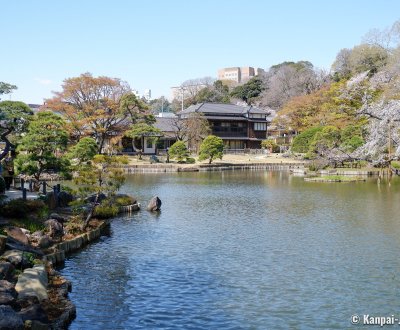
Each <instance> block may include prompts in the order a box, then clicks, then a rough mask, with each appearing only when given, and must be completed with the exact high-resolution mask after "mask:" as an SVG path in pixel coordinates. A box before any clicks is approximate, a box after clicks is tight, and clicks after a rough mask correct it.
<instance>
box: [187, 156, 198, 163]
mask: <svg viewBox="0 0 400 330" xmlns="http://www.w3.org/2000/svg"><path fill="white" fill-rule="evenodd" d="M194 163H196V159H194V158H192V157H188V158H186V164H194Z"/></svg>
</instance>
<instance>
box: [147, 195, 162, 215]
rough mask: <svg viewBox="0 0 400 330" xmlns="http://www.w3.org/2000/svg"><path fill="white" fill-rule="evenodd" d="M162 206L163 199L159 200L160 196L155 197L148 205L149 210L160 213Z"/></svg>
mask: <svg viewBox="0 0 400 330" xmlns="http://www.w3.org/2000/svg"><path fill="white" fill-rule="evenodd" d="M161 204H162V203H161V199H159V198H158V196H154V197H153V198H152V199H151V200H150V202H149V204H148V205H147V210H148V211H151V212H156V211H160V210H161Z"/></svg>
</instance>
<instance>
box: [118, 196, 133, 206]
mask: <svg viewBox="0 0 400 330" xmlns="http://www.w3.org/2000/svg"><path fill="white" fill-rule="evenodd" d="M135 202H136V199H135V198H133V197H131V196H117V197H116V198H115V200H114V203H115V204H116V205H117V206H126V205H132V204H134V203H135Z"/></svg>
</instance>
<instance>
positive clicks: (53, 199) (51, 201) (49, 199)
mask: <svg viewBox="0 0 400 330" xmlns="http://www.w3.org/2000/svg"><path fill="white" fill-rule="evenodd" d="M46 204H47V205H48V206H49V209H50V210H53V209H55V208H56V207H57V196H55V195H54V192H53V191H50V192H48V193H47V194H46Z"/></svg>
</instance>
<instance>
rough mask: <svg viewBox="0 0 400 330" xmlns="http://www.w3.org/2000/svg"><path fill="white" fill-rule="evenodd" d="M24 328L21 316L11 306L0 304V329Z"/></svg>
mask: <svg viewBox="0 0 400 330" xmlns="http://www.w3.org/2000/svg"><path fill="white" fill-rule="evenodd" d="M23 328H24V322H23V321H22V318H21V316H19V315H18V314H17V312H15V311H14V310H13V309H12V308H11V306H7V305H2V306H0V329H3V330H19V329H21V330H22V329H23Z"/></svg>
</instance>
